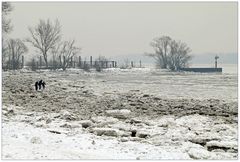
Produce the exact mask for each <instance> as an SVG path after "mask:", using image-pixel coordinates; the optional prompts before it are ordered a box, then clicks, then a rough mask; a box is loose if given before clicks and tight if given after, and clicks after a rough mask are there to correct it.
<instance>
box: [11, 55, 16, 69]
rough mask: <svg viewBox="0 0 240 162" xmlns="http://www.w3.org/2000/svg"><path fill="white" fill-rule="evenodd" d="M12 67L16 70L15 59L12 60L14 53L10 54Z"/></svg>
mask: <svg viewBox="0 0 240 162" xmlns="http://www.w3.org/2000/svg"><path fill="white" fill-rule="evenodd" d="M12 67H13V70H15V69H16V67H15V59H14V53H13V54H12Z"/></svg>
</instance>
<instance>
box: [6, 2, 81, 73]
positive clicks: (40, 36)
mask: <svg viewBox="0 0 240 162" xmlns="http://www.w3.org/2000/svg"><path fill="white" fill-rule="evenodd" d="M12 10H13V6H12V5H11V3H9V2H3V3H2V32H3V36H2V67H3V68H5V67H7V68H8V69H19V68H21V67H22V66H20V65H23V59H20V58H21V56H23V55H24V54H25V53H27V52H28V48H27V46H26V45H25V44H24V43H25V42H27V43H30V44H31V45H32V47H34V48H36V49H37V50H38V52H39V53H40V55H42V56H43V59H44V64H45V66H46V68H48V67H49V57H50V56H51V55H52V60H53V62H54V63H55V64H58V66H57V67H59V65H60V67H61V68H62V69H63V70H66V68H67V67H68V66H69V63H70V60H71V59H72V58H73V57H74V56H76V55H77V54H79V53H80V50H81V49H80V48H79V47H77V46H76V43H75V42H76V41H75V40H74V39H72V40H69V41H63V40H62V39H61V38H62V33H61V25H60V23H59V21H58V20H56V21H55V22H51V21H50V20H49V19H48V20H47V21H44V20H40V21H39V23H38V24H37V25H36V26H34V27H29V28H28V30H29V32H30V37H29V38H27V39H24V40H21V39H13V38H8V34H9V33H10V32H11V31H12V30H13V26H12V25H11V20H10V19H9V18H8V15H9V14H10V13H11V11H12ZM56 58H62V60H61V59H60V60H59V59H56ZM32 60H33V59H32ZM63 60H64V61H63Z"/></svg>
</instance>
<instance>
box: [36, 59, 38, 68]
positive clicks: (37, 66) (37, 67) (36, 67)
mask: <svg viewBox="0 0 240 162" xmlns="http://www.w3.org/2000/svg"><path fill="white" fill-rule="evenodd" d="M37 69H38V61H37V67H36V70H37Z"/></svg>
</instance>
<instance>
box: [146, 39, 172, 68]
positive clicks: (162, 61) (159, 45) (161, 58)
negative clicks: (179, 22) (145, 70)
mask: <svg viewBox="0 0 240 162" xmlns="http://www.w3.org/2000/svg"><path fill="white" fill-rule="evenodd" d="M171 40H172V39H171V38H170V37H169V36H162V37H160V38H154V39H153V41H152V42H151V43H150V45H151V46H152V47H153V48H154V50H155V54H149V56H151V57H153V58H154V59H155V60H156V62H157V66H160V67H161V68H163V69H166V68H167V64H168V55H169V52H170V43H171Z"/></svg>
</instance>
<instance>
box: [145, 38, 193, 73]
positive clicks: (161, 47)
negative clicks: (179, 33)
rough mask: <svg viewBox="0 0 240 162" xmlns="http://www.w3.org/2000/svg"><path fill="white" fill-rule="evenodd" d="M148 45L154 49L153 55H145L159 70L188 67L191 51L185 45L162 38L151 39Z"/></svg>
mask: <svg viewBox="0 0 240 162" xmlns="http://www.w3.org/2000/svg"><path fill="white" fill-rule="evenodd" d="M150 45H151V46H152V47H153V48H154V50H155V53H152V54H147V55H148V56H150V57H153V58H154V59H155V60H156V64H157V66H159V67H160V68H163V69H167V68H169V69H171V70H179V69H180V68H184V67H187V66H188V62H189V61H190V59H191V56H190V55H189V53H190V52H191V50H190V48H189V47H188V46H187V44H186V43H183V42H181V41H175V40H173V39H171V38H170V37H168V36H163V37H159V38H155V39H153V41H152V42H151V43H150Z"/></svg>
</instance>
